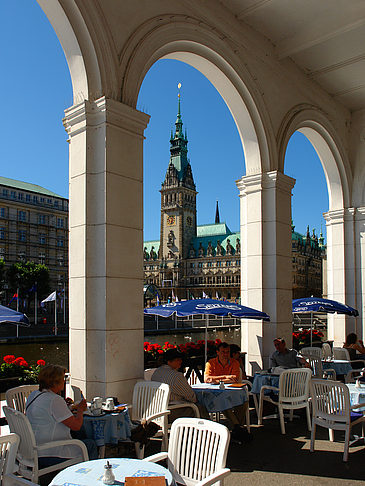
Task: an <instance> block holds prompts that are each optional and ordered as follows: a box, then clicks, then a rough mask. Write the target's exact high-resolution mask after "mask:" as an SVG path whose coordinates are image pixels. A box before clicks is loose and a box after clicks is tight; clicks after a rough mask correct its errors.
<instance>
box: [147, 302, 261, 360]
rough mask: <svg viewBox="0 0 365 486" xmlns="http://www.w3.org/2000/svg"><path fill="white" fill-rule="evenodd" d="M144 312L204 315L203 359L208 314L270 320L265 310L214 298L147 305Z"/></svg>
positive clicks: (159, 314) (166, 314)
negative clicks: (154, 305)
mask: <svg viewBox="0 0 365 486" xmlns="http://www.w3.org/2000/svg"><path fill="white" fill-rule="evenodd" d="M144 313H145V314H149V315H157V316H162V317H170V316H172V315H173V314H176V315H177V316H178V317H187V316H192V315H205V316H206V325H205V361H206V360H207V330H208V316H220V317H241V318H245V319H257V320H264V321H269V320H270V317H269V316H268V315H267V314H266V313H265V312H261V311H258V310H256V309H252V308H251V307H245V306H244V305H240V304H234V303H231V302H226V301H224V300H214V299H194V300H183V301H180V302H171V303H169V304H163V305H158V306H156V307H149V308H147V309H145V310H144Z"/></svg>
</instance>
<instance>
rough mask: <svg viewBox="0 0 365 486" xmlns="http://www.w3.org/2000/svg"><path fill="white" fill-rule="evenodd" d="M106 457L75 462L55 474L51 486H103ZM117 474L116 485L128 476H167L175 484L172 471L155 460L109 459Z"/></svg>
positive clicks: (170, 483) (115, 474) (122, 482)
mask: <svg viewBox="0 0 365 486" xmlns="http://www.w3.org/2000/svg"><path fill="white" fill-rule="evenodd" d="M106 461H107V460H106V459H97V460H95V461H87V462H81V463H80V464H74V465H73V466H70V467H68V468H66V469H64V470H63V471H61V472H59V473H58V474H57V476H55V477H54V478H53V480H52V482H51V483H50V484H49V486H103V482H102V477H103V475H104V466H105V464H106ZM108 461H109V464H111V466H112V469H113V473H114V476H115V482H114V484H116V485H122V484H124V481H125V478H126V477H150V476H165V478H166V480H167V483H168V484H169V486H175V480H174V479H173V477H172V475H171V473H170V472H169V471H168V470H167V469H165V468H164V467H162V466H160V465H159V464H155V463H153V462H147V461H143V460H140V459H125V458H124V459H119V458H111V459H108Z"/></svg>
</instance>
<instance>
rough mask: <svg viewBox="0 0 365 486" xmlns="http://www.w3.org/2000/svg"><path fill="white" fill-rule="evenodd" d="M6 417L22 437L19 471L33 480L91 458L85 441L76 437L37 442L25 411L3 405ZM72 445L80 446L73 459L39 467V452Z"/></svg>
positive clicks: (11, 427)
mask: <svg viewBox="0 0 365 486" xmlns="http://www.w3.org/2000/svg"><path fill="white" fill-rule="evenodd" d="M3 410H4V413H5V417H6V419H7V421H8V424H9V428H10V431H11V432H13V433H15V434H17V435H18V436H19V437H20V443H19V449H18V453H17V457H16V460H17V463H18V472H19V474H21V475H22V476H24V477H25V478H27V479H30V480H31V481H33V482H37V481H38V477H39V476H43V475H44V474H47V473H49V472H53V471H58V470H59V469H64V468H65V467H68V466H72V464H78V463H79V462H84V461H88V460H89V456H88V453H87V449H86V446H85V444H84V443H83V442H81V441H80V440H76V439H67V440H58V441H54V442H45V443H43V444H36V441H35V437H34V433H33V430H32V426H31V425H30V422H29V420H28V418H27V417H26V416H25V415H24V413H22V412H19V411H18V410H14V409H13V408H10V407H7V406H5V407H3ZM64 445H72V446H76V447H79V448H80V454H79V455H77V456H76V457H73V458H72V459H66V460H65V461H64V462H61V463H59V464H55V465H53V466H48V467H45V468H41V469H39V467H38V453H39V452H41V451H42V450H44V449H50V448H53V447H59V446H64Z"/></svg>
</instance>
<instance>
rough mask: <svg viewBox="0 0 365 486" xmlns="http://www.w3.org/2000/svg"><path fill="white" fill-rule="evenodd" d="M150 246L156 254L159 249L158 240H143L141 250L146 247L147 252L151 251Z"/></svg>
mask: <svg viewBox="0 0 365 486" xmlns="http://www.w3.org/2000/svg"><path fill="white" fill-rule="evenodd" d="M152 247H153V251H154V252H155V253H156V254H157V255H158V250H159V249H160V240H154V241H144V242H143V251H144V249H145V248H146V251H147V253H148V254H150V253H151V250H152Z"/></svg>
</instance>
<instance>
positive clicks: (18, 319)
mask: <svg viewBox="0 0 365 486" xmlns="http://www.w3.org/2000/svg"><path fill="white" fill-rule="evenodd" d="M0 324H17V325H20V326H27V327H29V326H30V324H29V320H28V317H27V316H26V315H25V314H22V313H21V312H18V311H15V310H13V309H10V308H9V307H5V306H3V305H0Z"/></svg>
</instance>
